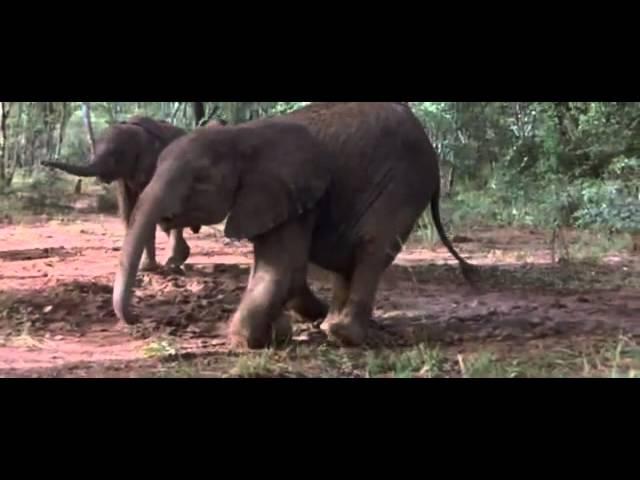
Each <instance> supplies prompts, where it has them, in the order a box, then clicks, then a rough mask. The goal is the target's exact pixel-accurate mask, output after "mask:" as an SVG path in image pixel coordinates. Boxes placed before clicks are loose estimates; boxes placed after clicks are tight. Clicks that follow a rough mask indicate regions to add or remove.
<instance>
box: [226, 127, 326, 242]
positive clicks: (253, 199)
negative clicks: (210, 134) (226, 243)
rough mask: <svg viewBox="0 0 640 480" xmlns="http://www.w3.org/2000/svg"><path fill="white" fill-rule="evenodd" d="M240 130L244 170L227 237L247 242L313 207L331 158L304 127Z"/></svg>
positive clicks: (245, 128)
mask: <svg viewBox="0 0 640 480" xmlns="http://www.w3.org/2000/svg"><path fill="white" fill-rule="evenodd" d="M240 128H244V132H243V133H244V134H243V135H239V137H240V138H239V141H240V142H241V144H240V148H239V155H240V157H241V165H242V170H241V173H240V179H239V188H238V190H237V192H236V196H235V201H234V204H233V207H232V208H231V212H230V215H229V217H228V218H227V222H226V226H225V235H226V236H228V237H230V238H236V239H248V240H251V239H253V238H255V237H257V236H258V235H261V234H263V233H266V232H268V231H269V230H271V229H273V228H275V227H277V226H278V225H280V224H282V223H284V222H286V221H287V220H290V219H293V218H295V217H297V216H300V215H301V214H302V213H304V212H306V211H308V210H309V209H311V208H313V207H314V206H315V205H316V203H317V202H318V201H319V200H320V198H321V197H322V196H323V194H324V193H325V192H326V190H327V188H328V186H329V182H330V178H331V177H330V165H331V162H330V158H329V152H327V151H326V150H325V149H323V148H322V147H321V145H320V144H319V143H318V141H317V140H315V139H314V138H313V137H312V135H311V134H310V132H309V131H308V130H307V129H306V127H303V126H302V125H295V124H282V123H274V124H267V125H265V126H256V127H239V128H238V130H240Z"/></svg>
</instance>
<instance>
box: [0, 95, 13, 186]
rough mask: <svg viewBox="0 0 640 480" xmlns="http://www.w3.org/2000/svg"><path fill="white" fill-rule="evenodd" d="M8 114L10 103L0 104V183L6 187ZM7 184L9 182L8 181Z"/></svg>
mask: <svg viewBox="0 0 640 480" xmlns="http://www.w3.org/2000/svg"><path fill="white" fill-rule="evenodd" d="M10 112H11V103H10V102H0V181H2V183H3V184H6V185H7V186H8V183H7V181H8V176H7V170H6V167H7V164H6V162H7V120H8V118H9V113H10ZM9 183H11V182H10V181H9Z"/></svg>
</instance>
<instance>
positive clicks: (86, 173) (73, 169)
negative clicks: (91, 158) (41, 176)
mask: <svg viewBox="0 0 640 480" xmlns="http://www.w3.org/2000/svg"><path fill="white" fill-rule="evenodd" d="M42 165H44V166H45V167H51V168H56V169H58V170H62V171H63V172H66V173H70V174H71V175H76V176H78V177H97V176H99V175H100V173H101V172H100V169H99V168H98V165H97V164H96V163H95V162H93V163H90V164H89V165H71V164H68V163H60V162H42Z"/></svg>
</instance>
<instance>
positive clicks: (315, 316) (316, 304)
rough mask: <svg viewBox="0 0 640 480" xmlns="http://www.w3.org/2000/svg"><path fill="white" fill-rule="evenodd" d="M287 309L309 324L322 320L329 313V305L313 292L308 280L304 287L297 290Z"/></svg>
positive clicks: (301, 286) (303, 284)
mask: <svg viewBox="0 0 640 480" xmlns="http://www.w3.org/2000/svg"><path fill="white" fill-rule="evenodd" d="M286 308H288V309H290V310H292V311H293V312H295V313H297V314H298V315H299V316H300V317H302V318H303V319H304V320H306V321H308V322H315V321H318V320H321V319H323V318H325V317H326V316H327V315H328V313H329V307H328V306H327V304H326V303H324V302H323V301H322V300H320V299H319V298H318V297H317V296H316V295H315V294H314V293H313V292H312V291H311V289H310V288H309V285H308V284H307V282H306V279H305V280H304V282H303V283H302V285H300V286H299V287H298V288H296V289H295V293H294V296H293V298H292V299H291V300H289V302H288V303H287V306H286Z"/></svg>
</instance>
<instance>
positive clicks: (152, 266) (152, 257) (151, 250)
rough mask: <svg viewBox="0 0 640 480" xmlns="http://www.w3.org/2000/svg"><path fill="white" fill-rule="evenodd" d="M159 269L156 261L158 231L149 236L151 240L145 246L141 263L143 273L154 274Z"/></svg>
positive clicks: (154, 230)
mask: <svg viewBox="0 0 640 480" xmlns="http://www.w3.org/2000/svg"><path fill="white" fill-rule="evenodd" d="M158 268H159V265H158V262H157V261H156V229H155V228H154V229H153V232H152V233H151V235H150V236H149V239H148V240H147V241H146V242H145V244H144V254H143V256H142V261H141V262H140V271H141V272H153V271H155V270H157V269H158Z"/></svg>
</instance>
